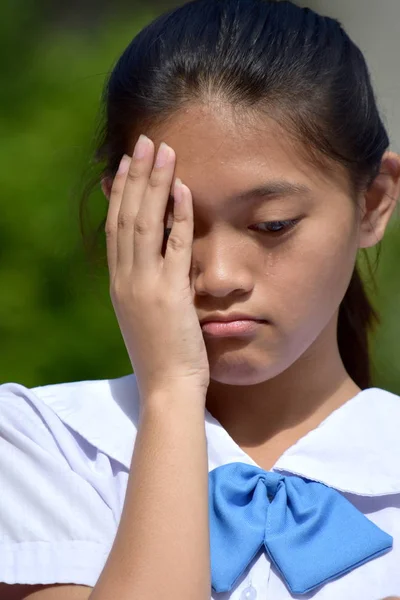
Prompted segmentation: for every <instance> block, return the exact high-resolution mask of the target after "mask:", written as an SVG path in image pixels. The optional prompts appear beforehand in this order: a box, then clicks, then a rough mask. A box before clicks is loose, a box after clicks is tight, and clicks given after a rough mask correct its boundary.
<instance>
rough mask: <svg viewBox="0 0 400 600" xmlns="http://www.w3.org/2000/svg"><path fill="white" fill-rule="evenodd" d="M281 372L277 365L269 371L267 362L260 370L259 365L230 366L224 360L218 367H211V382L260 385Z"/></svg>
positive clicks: (233, 364)
mask: <svg viewBox="0 0 400 600" xmlns="http://www.w3.org/2000/svg"><path fill="white" fill-rule="evenodd" d="M221 363H223V364H221ZM274 367H275V368H274ZM280 372H282V369H281V370H280V369H279V368H278V367H277V366H276V365H271V368H270V369H268V366H266V364H265V362H264V364H263V368H260V365H259V364H258V365H256V364H252V363H249V362H242V363H240V364H238V363H237V362H233V363H231V364H228V361H226V360H223V361H219V364H217V365H210V380H211V381H215V382H217V383H221V384H224V385H236V386H239V385H243V386H249V385H258V384H260V383H263V382H264V381H268V380H269V379H272V378H273V377H276V376H277V375H279V373H280Z"/></svg>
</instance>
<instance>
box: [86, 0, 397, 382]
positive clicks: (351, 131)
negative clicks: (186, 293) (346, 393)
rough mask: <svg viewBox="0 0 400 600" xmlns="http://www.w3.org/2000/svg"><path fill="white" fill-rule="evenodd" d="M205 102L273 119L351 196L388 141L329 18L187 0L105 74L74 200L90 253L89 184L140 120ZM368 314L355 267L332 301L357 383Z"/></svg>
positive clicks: (261, 4) (373, 172)
mask: <svg viewBox="0 0 400 600" xmlns="http://www.w3.org/2000/svg"><path fill="white" fill-rule="evenodd" d="M213 97H215V98H218V100H223V101H224V102H225V103H227V104H229V105H231V106H232V107H233V108H235V110H238V111H241V112H242V113H243V115H245V114H246V112H248V113H249V114H250V111H251V114H254V115H255V114H259V115H260V116H261V118H262V115H265V116H269V117H272V118H274V119H275V120H276V121H278V122H279V123H280V124H281V125H282V126H283V127H285V128H286V130H287V131H288V132H289V133H290V134H292V135H294V136H295V137H296V138H297V139H298V140H299V141H300V142H302V143H303V146H304V148H305V149H306V150H307V152H308V153H309V155H310V158H311V160H314V161H315V165H316V168H318V167H317V165H319V164H320V162H324V161H326V160H328V161H331V162H332V161H333V164H334V163H335V162H336V163H337V164H340V165H342V166H343V167H345V168H346V170H347V173H348V175H349V181H350V184H351V189H352V190H353V192H354V194H353V195H354V198H356V196H357V195H358V194H359V193H361V192H363V191H366V190H367V189H368V187H369V186H370V185H371V183H372V182H373V181H374V179H375V178H376V176H377V175H378V173H379V171H380V166H381V161H382V157H383V154H384V152H385V151H386V150H387V148H388V147H389V138H388V135H387V132H386V130H385V127H384V125H383V122H382V120H381V117H380V114H379V111H378V107H377V102H376V99H375V95H374V91H373V88H372V85H371V78H370V74H369V70H368V67H367V64H366V61H365V59H364V56H363V54H362V52H361V51H360V49H359V48H358V47H357V46H356V45H355V44H354V43H353V41H352V40H351V39H350V38H349V36H348V35H347V33H346V32H345V31H344V29H343V27H342V26H341V24H340V23H339V21H337V20H336V19H332V18H329V17H325V16H321V15H319V14H317V13H316V12H314V11H313V10H311V9H309V8H300V7H299V6H297V5H296V4H295V3H294V2H290V1H287V0H284V1H276V0H193V1H191V2H188V3H186V4H184V5H182V6H179V7H177V8H175V9H172V10H169V11H168V12H165V13H164V14H162V15H161V16H159V17H158V18H156V19H155V20H154V21H153V22H151V23H150V24H149V25H147V26H146V27H145V28H144V29H142V30H141V31H140V32H139V33H138V34H137V35H136V36H135V37H134V39H133V40H132V41H131V43H130V44H129V45H128V47H127V48H126V49H125V50H124V52H123V54H122V55H121V57H120V58H119V59H118V61H117V62H116V64H115V65H114V68H113V70H112V72H111V75H110V76H109V78H108V80H107V81H106V84H105V87H104V92H103V98H102V107H103V114H102V118H101V122H100V124H99V130H98V138H97V140H96V150H95V153H94V160H93V164H94V165H100V170H98V172H97V173H96V175H95V176H94V177H93V178H92V179H91V181H89V182H88V184H87V186H86V187H85V190H84V192H83V195H82V199H81V203H80V219H81V232H82V235H83V237H84V240H85V244H86V247H87V248H88V249H89V252H92V251H93V248H94V246H95V243H96V239H97V238H98V236H99V234H101V233H103V234H104V225H105V220H106V215H105V217H104V220H103V221H102V223H101V224H100V225H99V228H98V229H97V231H96V232H94V234H92V235H89V234H87V233H86V231H85V222H84V211H85V208H86V204H87V201H88V199H89V196H90V194H91V191H92V189H93V187H94V186H95V185H96V184H98V183H99V181H100V180H101V179H103V178H105V177H111V178H113V177H114V176H115V174H116V171H117V169H118V165H119V162H120V160H121V158H122V155H123V154H124V153H129V149H130V148H131V147H132V141H133V140H134V139H135V137H137V136H138V135H139V134H140V133H142V132H144V131H145V130H146V127H149V128H150V127H151V128H152V129H153V128H156V127H157V126H158V125H161V124H162V123H163V122H165V121H166V120H167V119H169V118H171V117H173V116H174V115H177V114H178V113H179V112H180V111H181V110H182V109H184V108H187V107H188V105H190V104H193V103H196V104H201V103H208V102H209V100H210V98H213ZM378 250H380V248H379V247H378ZM364 252H365V251H364ZM365 258H366V261H367V264H368V267H369V272H370V276H371V279H373V274H372V271H371V265H370V263H369V259H368V255H367V254H366V255H365ZM378 258H379V252H378ZM379 321H380V319H379V316H378V314H377V312H376V310H375V309H374V308H373V306H372V303H371V301H370V299H369V298H368V295H367V293H366V289H365V285H364V283H363V281H362V277H361V274H360V269H359V265H358V264H356V266H355V269H354V272H353V275H352V278H351V281H350V284H349V287H348V289H347V291H346V293H345V296H344V298H343V300H342V302H341V305H340V310H339V320H338V344H339V351H340V354H341V357H342V360H343V363H344V366H345V368H346V370H347V372H348V374H349V375H350V377H351V378H352V379H353V380H354V381H355V382H356V384H357V385H358V386H359V387H360V388H361V389H365V388H367V387H370V386H371V366H370V356H369V340H368V335H369V332H370V331H371V330H372V328H373V326H374V325H376V324H377V323H379Z"/></svg>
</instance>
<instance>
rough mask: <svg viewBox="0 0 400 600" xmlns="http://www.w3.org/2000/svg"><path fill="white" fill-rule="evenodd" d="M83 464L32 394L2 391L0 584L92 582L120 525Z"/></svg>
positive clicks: (68, 436) (13, 387)
mask: <svg viewBox="0 0 400 600" xmlns="http://www.w3.org/2000/svg"><path fill="white" fill-rule="evenodd" d="M84 461H85V459H84V455H83V454H82V451H81V450H80V449H79V448H78V445H77V443H76V441H75V439H74V437H73V435H72V433H71V431H69V430H68V427H66V426H65V424H64V423H63V422H62V421H61V420H60V419H59V418H58V417H57V414H55V413H54V412H53V411H52V410H51V408H50V407H49V406H47V405H46V404H45V403H44V402H43V401H42V400H41V399H40V398H39V397H38V396H37V395H36V394H35V393H34V392H33V391H32V390H29V389H27V388H25V387H24V386H21V385H19V384H14V383H13V384H3V385H0V582H5V583H8V584H51V583H73V584H80V585H88V586H91V587H93V586H94V585H95V584H96V582H97V580H98V578H99V576H100V573H101V571H102V569H103V567H104V565H105V562H106V560H107V557H108V554H109V552H110V550H111V547H112V544H113V541H114V537H115V534H116V529H117V523H116V520H115V516H114V515H113V511H112V510H111V508H110V506H109V505H108V504H107V502H106V501H105V499H104V497H102V494H101V493H99V491H98V489H96V486H94V485H93V482H92V481H89V480H88V479H86V478H85V476H84V473H85V469H86V470H87V471H88V472H89V471H90V472H92V473H93V468H91V469H88V468H87V467H86V465H84V464H83V463H84ZM81 463H82V464H81Z"/></svg>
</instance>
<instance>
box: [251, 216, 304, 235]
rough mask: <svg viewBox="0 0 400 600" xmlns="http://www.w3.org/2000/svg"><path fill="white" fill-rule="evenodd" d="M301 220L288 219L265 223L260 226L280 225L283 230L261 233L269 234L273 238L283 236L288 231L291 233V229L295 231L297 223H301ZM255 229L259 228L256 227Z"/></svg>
mask: <svg viewBox="0 0 400 600" xmlns="http://www.w3.org/2000/svg"><path fill="white" fill-rule="evenodd" d="M299 220H300V219H287V220H286V221H265V222H264V223H259V225H268V226H271V225H280V226H281V229H278V230H272V231H269V230H267V231H261V233H269V234H270V235H273V236H275V237H276V236H278V235H282V234H284V233H285V232H286V231H290V229H293V228H294V227H295V226H296V225H297V223H298V222H299ZM254 227H257V226H256V225H255V226H254Z"/></svg>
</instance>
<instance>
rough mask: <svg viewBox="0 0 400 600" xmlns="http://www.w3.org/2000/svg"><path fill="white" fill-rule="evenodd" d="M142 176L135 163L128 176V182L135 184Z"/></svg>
mask: <svg viewBox="0 0 400 600" xmlns="http://www.w3.org/2000/svg"><path fill="white" fill-rule="evenodd" d="M141 176H142V172H141V170H140V169H139V168H138V167H137V166H136V164H135V163H133V164H131V167H130V169H129V171H128V173H127V175H126V178H127V180H128V181H130V182H132V183H135V182H136V181H137V180H138V179H139V178H140V177H141Z"/></svg>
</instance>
